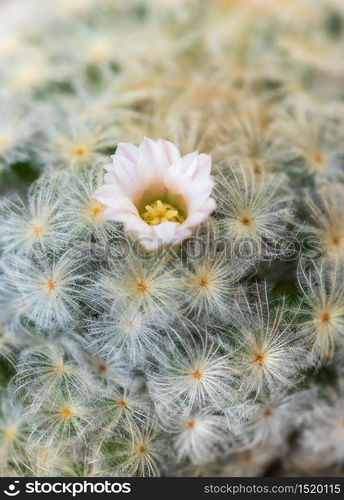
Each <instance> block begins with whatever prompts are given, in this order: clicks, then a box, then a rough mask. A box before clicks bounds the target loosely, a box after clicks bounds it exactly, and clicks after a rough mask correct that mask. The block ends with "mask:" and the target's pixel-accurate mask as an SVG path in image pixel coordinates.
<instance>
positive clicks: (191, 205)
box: [94, 138, 216, 251]
mask: <svg viewBox="0 0 344 500" xmlns="http://www.w3.org/2000/svg"><path fill="white" fill-rule="evenodd" d="M105 169H106V171H107V173H106V174H105V176H104V180H105V184H104V185H103V186H101V187H100V188H98V189H97V191H96V192H95V194H94V197H95V198H96V199H97V200H98V201H100V202H101V203H103V204H104V205H105V207H106V209H105V211H104V213H103V216H104V217H105V218H106V219H108V220H115V221H119V222H122V223H123V224H124V229H125V230H126V231H128V232H129V233H131V234H132V235H133V236H134V237H135V238H137V239H138V240H139V241H140V243H141V244H142V245H143V246H144V247H145V248H146V250H149V251H151V250H156V249H157V248H159V247H160V246H162V245H167V244H172V245H176V244H178V243H180V242H181V241H182V240H184V239H185V238H187V237H189V236H190V235H191V234H192V231H193V229H194V228H195V227H196V226H198V225H199V224H200V223H201V222H202V221H204V220H205V219H206V218H207V217H208V216H209V215H210V214H211V213H212V212H213V211H214V210H215V208H216V205H215V201H214V200H213V199H212V198H211V197H210V195H211V192H212V189H213V187H214V181H213V180H212V178H211V176H210V170H211V157H210V156H209V155H206V154H198V152H197V151H195V152H194V153H190V154H187V155H185V156H181V154H180V151H179V150H178V148H177V147H176V146H175V145H174V144H172V143H171V142H169V141H165V140H164V139H159V140H157V141H153V140H151V139H147V138H145V139H144V140H143V142H142V144H141V145H140V146H139V147H136V146H134V145H133V144H128V143H120V144H119V145H118V148H117V150H116V153H115V154H114V155H113V156H112V163H110V164H109V165H106V166H105Z"/></svg>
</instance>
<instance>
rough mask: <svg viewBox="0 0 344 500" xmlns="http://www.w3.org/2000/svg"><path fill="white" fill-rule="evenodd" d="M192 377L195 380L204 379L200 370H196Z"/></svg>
mask: <svg viewBox="0 0 344 500" xmlns="http://www.w3.org/2000/svg"><path fill="white" fill-rule="evenodd" d="M192 376H193V377H194V378H195V379H197V380H200V379H201V378H202V372H200V371H199V370H196V371H195V372H193V374H192Z"/></svg>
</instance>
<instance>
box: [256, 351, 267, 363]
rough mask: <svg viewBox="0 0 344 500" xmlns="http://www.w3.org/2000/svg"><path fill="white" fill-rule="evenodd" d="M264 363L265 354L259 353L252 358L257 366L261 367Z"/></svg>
mask: <svg viewBox="0 0 344 500" xmlns="http://www.w3.org/2000/svg"><path fill="white" fill-rule="evenodd" d="M264 361H265V354H264V353H261V352H260V353H258V354H256V356H255V357H254V362H255V363H258V365H259V366H263V364H264Z"/></svg>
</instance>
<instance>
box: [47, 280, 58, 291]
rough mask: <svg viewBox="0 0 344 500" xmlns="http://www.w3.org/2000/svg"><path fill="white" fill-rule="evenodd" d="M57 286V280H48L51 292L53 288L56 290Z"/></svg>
mask: <svg viewBox="0 0 344 500" xmlns="http://www.w3.org/2000/svg"><path fill="white" fill-rule="evenodd" d="M56 287H57V283H56V281H52V280H50V281H48V290H49V292H51V291H52V290H55V288H56Z"/></svg>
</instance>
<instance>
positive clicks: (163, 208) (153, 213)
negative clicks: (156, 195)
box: [141, 200, 185, 226]
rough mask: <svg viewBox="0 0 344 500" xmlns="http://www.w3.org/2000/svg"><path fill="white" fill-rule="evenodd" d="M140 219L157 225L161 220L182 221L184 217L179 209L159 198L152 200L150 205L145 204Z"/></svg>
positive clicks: (151, 224)
mask: <svg viewBox="0 0 344 500" xmlns="http://www.w3.org/2000/svg"><path fill="white" fill-rule="evenodd" d="M141 217H142V219H143V220H144V221H145V222H147V224H149V225H150V226H157V225H158V224H161V223H162V222H179V223H181V222H184V221H185V217H184V216H183V215H181V214H180V213H179V211H178V210H177V209H176V208H175V207H173V206H172V205H170V204H169V203H164V202H162V201H161V200H156V201H153V203H151V204H150V205H146V206H145V210H144V211H143V212H142V213H141Z"/></svg>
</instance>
